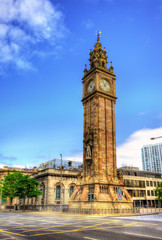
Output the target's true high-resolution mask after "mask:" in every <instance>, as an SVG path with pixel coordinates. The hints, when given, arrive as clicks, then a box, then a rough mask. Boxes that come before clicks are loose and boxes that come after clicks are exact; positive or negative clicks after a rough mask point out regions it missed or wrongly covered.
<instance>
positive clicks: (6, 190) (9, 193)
mask: <svg viewBox="0 0 162 240" xmlns="http://www.w3.org/2000/svg"><path fill="white" fill-rule="evenodd" d="M16 178H17V173H16V172H14V173H13V174H11V173H8V174H7V175H6V176H5V177H4V180H3V186H2V198H4V199H5V198H7V197H8V198H9V200H10V211H11V204H12V200H13V198H14V197H15V194H16V188H15V183H16Z"/></svg>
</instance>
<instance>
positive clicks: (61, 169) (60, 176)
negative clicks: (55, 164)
mask: <svg viewBox="0 0 162 240" xmlns="http://www.w3.org/2000/svg"><path fill="white" fill-rule="evenodd" d="M60 157H61V174H60V212H62V154H60Z"/></svg>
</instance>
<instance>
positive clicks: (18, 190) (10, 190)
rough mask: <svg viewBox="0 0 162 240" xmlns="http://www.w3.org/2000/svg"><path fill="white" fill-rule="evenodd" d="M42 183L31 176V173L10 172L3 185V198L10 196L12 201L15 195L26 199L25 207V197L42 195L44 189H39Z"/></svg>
mask: <svg viewBox="0 0 162 240" xmlns="http://www.w3.org/2000/svg"><path fill="white" fill-rule="evenodd" d="M39 185H40V183H39V182H38V181H37V180H36V179H34V178H31V177H30V176H29V175H23V174H22V173H21V172H19V171H14V172H13V173H8V175H7V176H5V177H4V180H3V187H2V198H7V197H9V198H10V203H11V202H12V199H13V198H14V197H18V198H19V199H24V209H25V198H26V197H27V198H32V197H38V196H39V195H42V191H40V190H39V189H38V186H39Z"/></svg>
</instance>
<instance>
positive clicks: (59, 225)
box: [23, 221, 82, 233]
mask: <svg viewBox="0 0 162 240" xmlns="http://www.w3.org/2000/svg"><path fill="white" fill-rule="evenodd" d="M78 223H79V224H80V223H82V221H81V222H75V223H74V222H72V223H65V224H57V225H52V226H49V227H44V228H37V229H30V230H27V229H25V230H26V231H23V233H24V232H32V231H39V230H45V229H47V230H48V229H50V228H54V227H64V226H68V225H73V226H74V224H78Z"/></svg>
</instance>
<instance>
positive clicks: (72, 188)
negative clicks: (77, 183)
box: [69, 186, 74, 197]
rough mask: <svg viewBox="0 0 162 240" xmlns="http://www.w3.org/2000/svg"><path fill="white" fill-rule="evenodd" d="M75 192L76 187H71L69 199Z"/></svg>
mask: <svg viewBox="0 0 162 240" xmlns="http://www.w3.org/2000/svg"><path fill="white" fill-rule="evenodd" d="M73 192H74V187H73V186H71V187H70V191H69V197H71V195H72V194H73Z"/></svg>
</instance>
